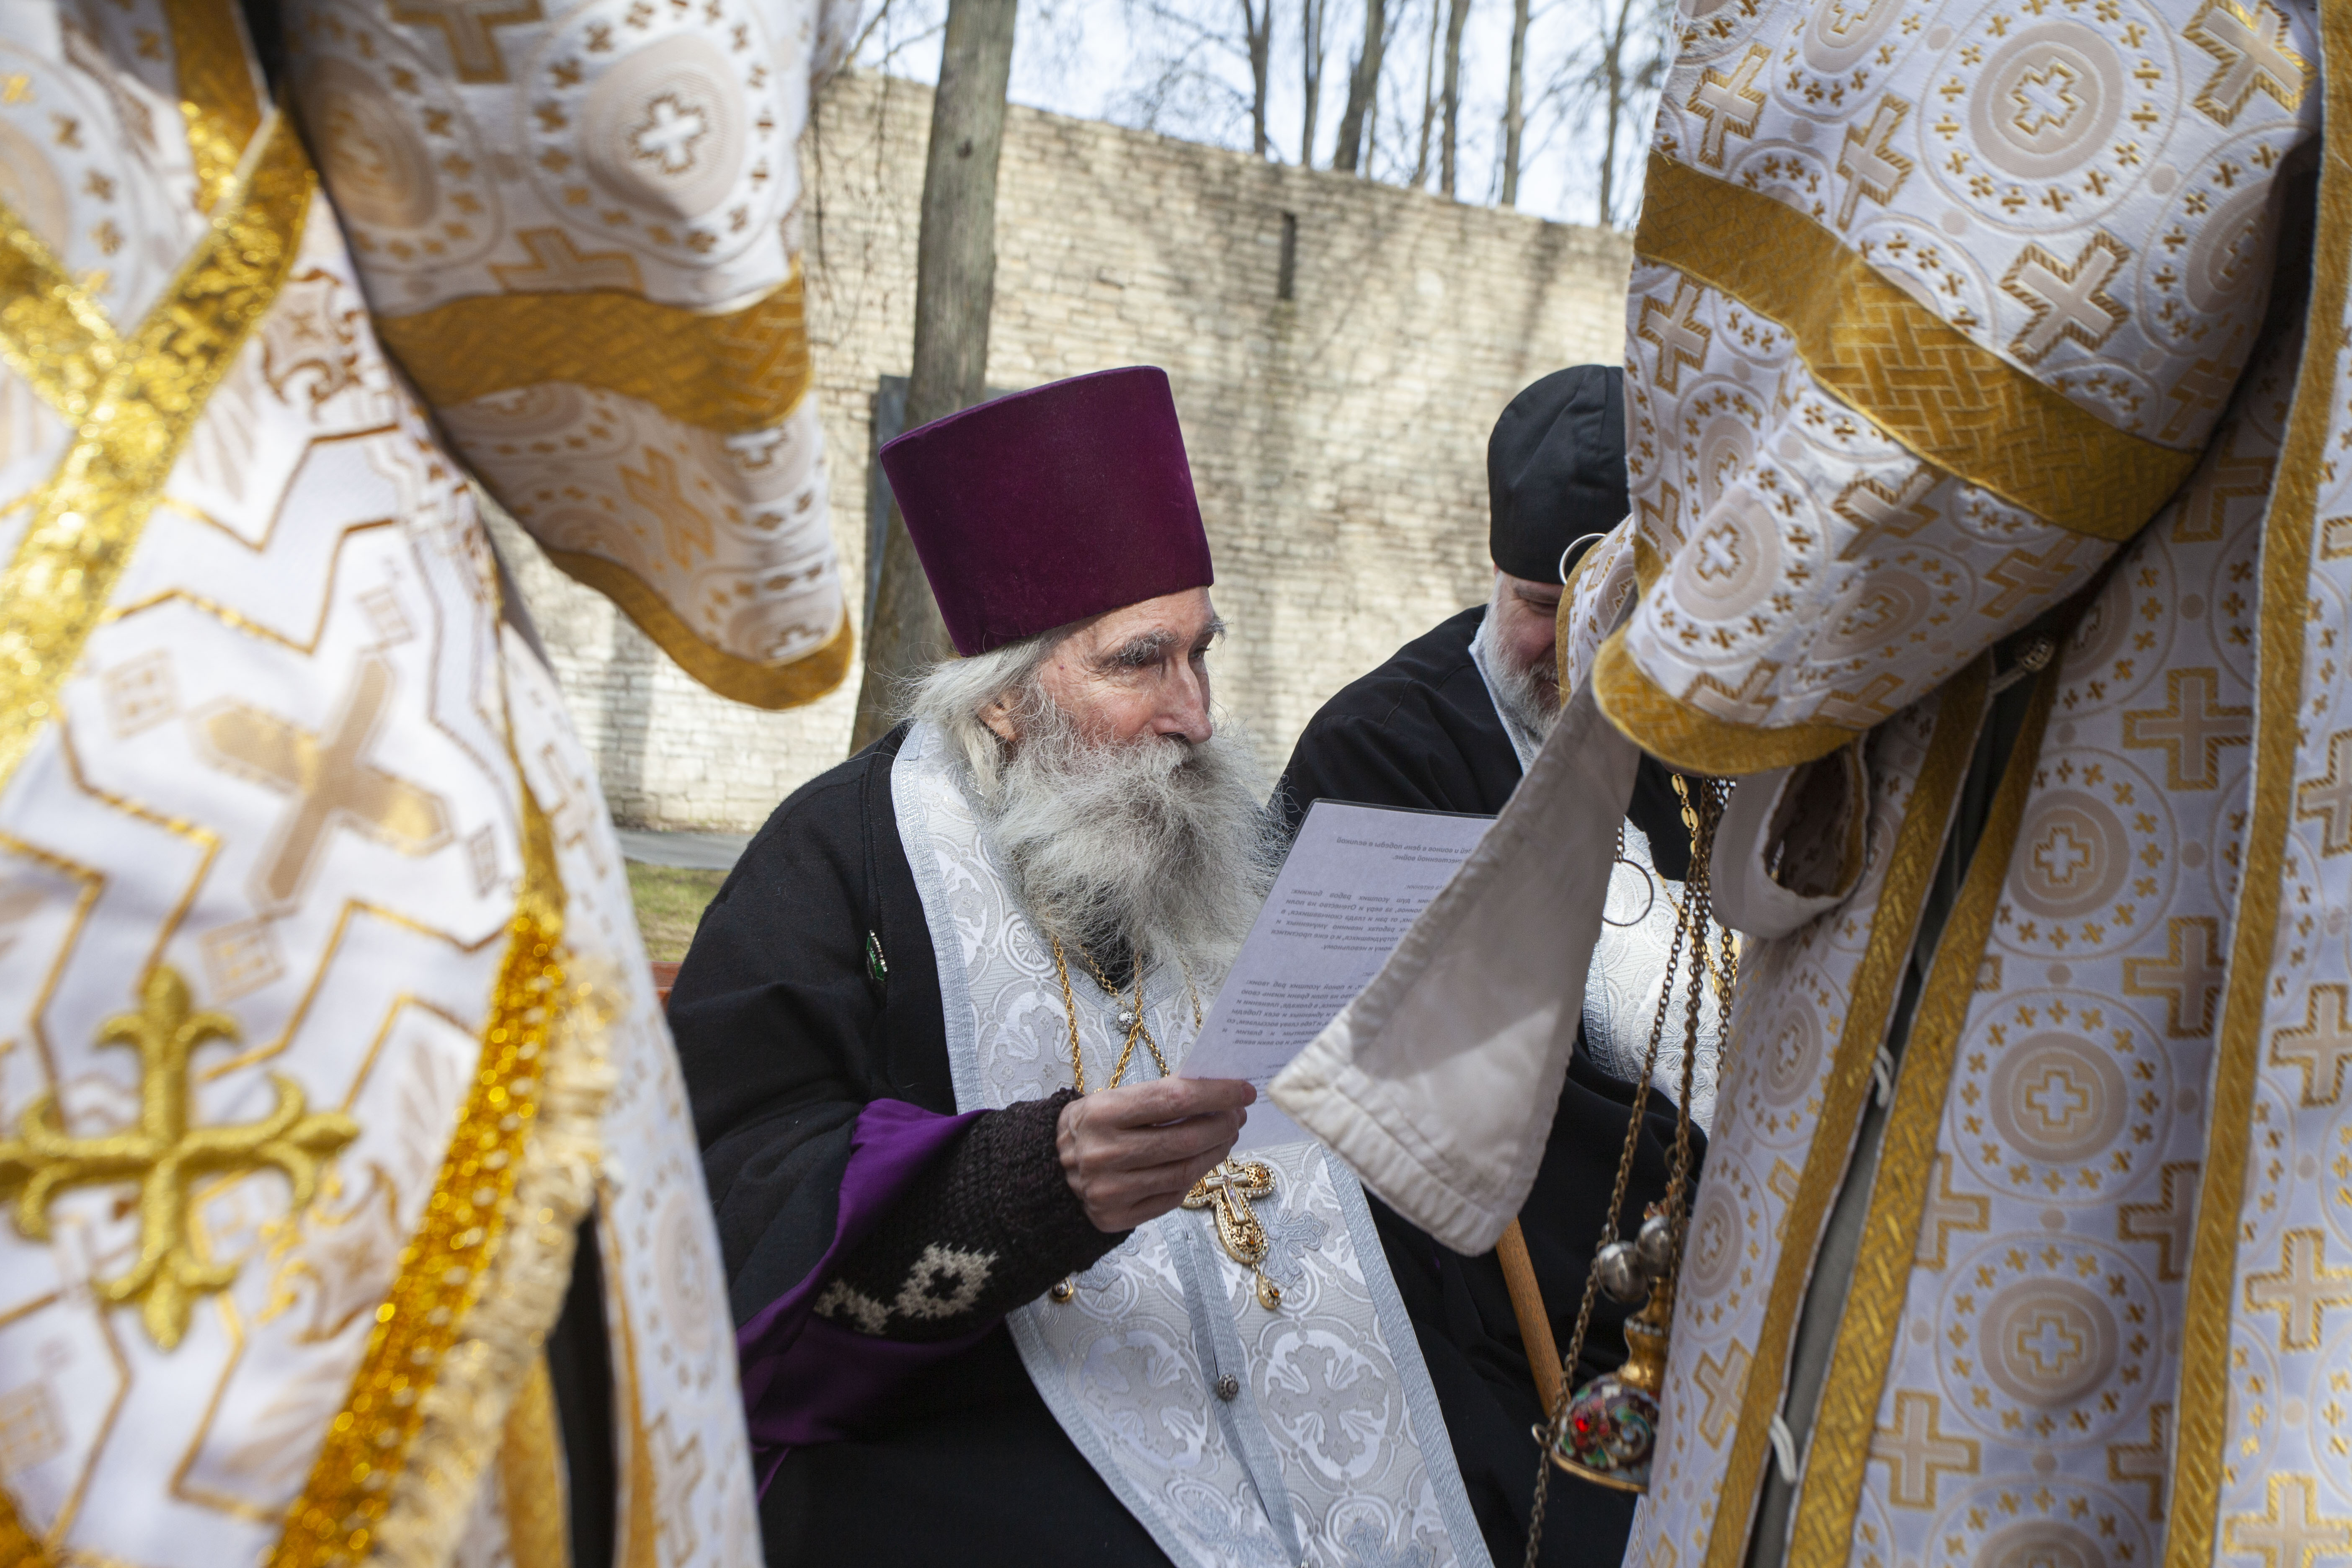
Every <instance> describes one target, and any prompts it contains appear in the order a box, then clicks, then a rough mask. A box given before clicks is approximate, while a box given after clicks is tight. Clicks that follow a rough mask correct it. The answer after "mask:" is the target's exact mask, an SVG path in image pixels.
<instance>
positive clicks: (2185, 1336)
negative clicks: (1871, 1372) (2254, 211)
mask: <svg viewBox="0 0 2352 1568" xmlns="http://www.w3.org/2000/svg"><path fill="white" fill-rule="evenodd" d="M2319 26H2320V40H2321V55H2322V61H2323V64H2322V68H2321V71H2320V80H2321V83H2322V86H2323V88H2324V89H2325V90H2326V94H2327V99H2326V110H2325V114H2324V121H2325V126H2326V154H2325V156H2324V158H2323V160H2322V163H2321V174H2320V181H2319V215H2318V227H2317V247H2316V250H2315V255H2314V256H2313V258H2312V278H2311V304H2310V308H2309V314H2308V315H2307V317H2306V319H2305V327H2304V340H2303V363H2302V366H2301V368H2300V369H2299V370H2298V372H2297V374H2296V376H2295V389H2294V406H2293V412H2292V413H2291V414H2290V415H2289V416H2288V418H2287V429H2286V440H2285V442H2284V445H2283V446H2282V447H2280V450H2279V457H2278V467H2277V469H2276V472H2277V475H2278V479H2277V483H2276V485H2275V487H2274V488H2273V490H2272V492H2271V507H2270V514H2269V516H2268V517H2267V518H2266V519H2265V520H2264V522H2263V549H2262V580H2261V588H2260V593H2261V601H2260V602H2261V605H2262V625H2261V628H2260V632H2259V634H2258V635H2259V637H2260V638H2261V641H2260V642H2259V644H2258V645H2257V647H2256V651H2255V655H2254V668H2255V672H2256V677H2257V686H2256V692H2255V699H2254V733H2253V743H2252V751H2253V773H2252V780H2251V783H2250V785H2249V789H2248V796H2249V802H2248V804H2249V807H2250V810H2249V820H2248V822H2247V826H2246V861H2245V873H2244V876H2243V877H2242V879H2241V880H2240V882H2239V885H2238V906H2237V914H2236V919H2235V922H2234V924H2233V926H2232V929H2231V943H2230V964H2229V971H2228V978H2227V981H2226V984H2225V989H2224V991H2223V994H2222V1001H2221V1019H2220V1021H2219V1024H2218V1026H2217V1029H2216V1037H2215V1051H2214V1061H2213V1097H2212V1111H2211V1115H2210V1119H2209V1121H2208V1122H2207V1126H2208V1128H2209V1129H2210V1131H2208V1132H2207V1134H2206V1141H2205V1169H2204V1171H2203V1173H2201V1175H2200V1179H2199V1182H2198V1190H2197V1209H2196V1219H2195V1229H2194V1230H2193V1231H2192V1232H2191V1233H2190V1241H2189V1279H2188V1296H2187V1301H2186V1304H2185V1305H2184V1307H2183V1308H2182V1311H2181V1331H2180V1425H2179V1433H2178V1436H2176V1438H2175V1439H2174V1445H2173V1479H2172V1508H2171V1513H2170V1516H2169V1518H2168V1521H2167V1522H2166V1526H2165V1547H2164V1562H2165V1568H2201V1565H2202V1564H2204V1563H2209V1562H2210V1561H2212V1558H2213V1553H2214V1551H2215V1547H2216V1541H2215V1537H2216V1531H2217V1530H2218V1528H2219V1523H2220V1514H2221V1471H2222V1467H2223V1445H2224V1444H2225V1443H2226V1442H2227V1440H2228V1437H2229V1427H2230V1329H2231V1319H2232V1316H2233V1308H2234V1307H2235V1305H2236V1283H2237V1277H2238V1239H2239V1235H2240V1232H2239V1218H2240V1215H2239V1210H2240V1207H2241V1205H2242V1203H2243V1201H2244V1196H2245V1173H2246V1160H2247V1152H2248V1150H2249V1149H2250V1148H2251V1146H2252V1139H2253V1111H2254V1085H2255V1079H2256V1078H2257V1077H2258V1076H2259V1074H2260V1071H2261V1067H2262V1036H2263V1009H2264V1005H2265V1003H2266V1002H2267V1000H2268V998H2269V994H2270V979H2271V964H2272V961H2273V955H2274V954H2275V953H2276V952H2277V947H2276V945H2275V944H2276V939H2277V935H2278V918H2279V889H2280V884H2281V881H2282V879H2283V877H2284V864H2285V860H2286V841H2287V826H2288V822H2289V819H2290V817H2291V816H2292V813H2293V807H2294V766H2295V747H2296V726H2297V723H2298V719H2299V713H2300V710H2301V708H2302V704H2303V677H2304V637H2305V627H2306V626H2308V624H2309V620H2308V617H2309V616H2313V615H2316V614H2318V613H2319V612H2318V611H2317V610H2316V609H2315V608H2314V607H2313V606H2314V605H2315V601H2314V600H2313V599H2312V598H2311V596H2310V595H2311V578H2312V565H2311V557H2312V542H2313V539H2312V536H2313V532H2314V528H2315V517H2316V515H2317V512H2318V509H2319V480H2320V476H2321V473H2322V471H2323V470H2324V469H2326V468H2327V467H2328V466H2329V464H2330V462H2331V461H2333V460H2337V458H2336V454H2335V453H2333V452H2331V451H2329V450H2328V443H2327V437H2328V425H2329V420H2330V416H2332V415H2333V414H2334V413H2335V411H2336V407H2335V405H2336V397H2337V396H2338V395H2339V391H2340V389H2339V388H2338V386H2337V384H2336V354H2337V353H2338V352H2340V350H2341V349H2342V347H2343V339H2342V334H2341V333H2340V331H2338V330H2337V323H2338V321H2340V320H2341V318H2342V312H2343V310H2344V309H2345V304H2346V301H2347V299H2352V7H2347V6H2344V5H2322V6H2321V7H2320V8H2319Z"/></svg>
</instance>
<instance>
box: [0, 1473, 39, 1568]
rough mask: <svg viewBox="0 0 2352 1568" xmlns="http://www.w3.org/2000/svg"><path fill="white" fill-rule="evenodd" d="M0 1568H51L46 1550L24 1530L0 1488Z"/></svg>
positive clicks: (5, 1491)
mask: <svg viewBox="0 0 2352 1568" xmlns="http://www.w3.org/2000/svg"><path fill="white" fill-rule="evenodd" d="M0 1568H51V1559H50V1557H49V1550H48V1548H47V1547H46V1546H43V1545H42V1544H41V1538H40V1537H39V1536H37V1535H35V1534H34V1533H33V1532H32V1531H29V1530H27V1529H26V1528H25V1521H23V1520H22V1519H21V1518H19V1517H18V1516H17V1513H16V1499H14V1498H12V1497H10V1496H9V1495H8V1489H7V1488H6V1487H0Z"/></svg>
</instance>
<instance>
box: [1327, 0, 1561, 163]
mask: <svg viewBox="0 0 2352 1568" xmlns="http://www.w3.org/2000/svg"><path fill="white" fill-rule="evenodd" d="M1519 3H1520V5H1521V7H1522V8H1524V7H1525V5H1526V4H1527V0H1519ZM1387 42H1388V5H1387V0H1364V47H1363V51H1362V52H1361V53H1360V54H1359V55H1357V57H1356V68H1355V69H1354V70H1353V71H1352V72H1350V73H1349V77H1348V107H1347V109H1346V110H1343V111H1342V112H1341V113H1340V116H1339V150H1338V151H1337V152H1336V153H1334V154H1333V155H1332V158H1331V166H1332V167H1333V168H1335V169H1339V170H1341V171H1343V172H1345V173H1347V174H1354V173H1356V172H1357V165H1358V164H1359V163H1362V164H1363V165H1364V169H1363V172H1364V173H1365V174H1370V173H1371V168H1370V162H1371V161H1370V158H1368V157H1366V156H1365V148H1364V142H1365V136H1364V130H1365V127H1366V125H1367V124H1369V123H1370V120H1371V117H1372V115H1373V114H1374V113H1375V112H1376V110H1377V109H1378V102H1377V100H1378V99H1379V97H1380V90H1381V47H1382V46H1383V45H1384V44H1386V43H1387Z"/></svg>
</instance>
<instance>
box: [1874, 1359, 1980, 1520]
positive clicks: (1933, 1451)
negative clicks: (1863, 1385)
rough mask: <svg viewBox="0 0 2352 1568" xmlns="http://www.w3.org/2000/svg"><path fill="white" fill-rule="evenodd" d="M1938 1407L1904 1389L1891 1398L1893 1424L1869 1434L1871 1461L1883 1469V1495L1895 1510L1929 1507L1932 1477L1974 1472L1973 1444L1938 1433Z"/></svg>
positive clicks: (1933, 1495) (1934, 1400)
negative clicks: (1885, 1493)
mask: <svg viewBox="0 0 2352 1568" xmlns="http://www.w3.org/2000/svg"><path fill="white" fill-rule="evenodd" d="M1941 1404H1942V1402H1941V1401H1940V1400H1938V1399H1937V1397H1936V1396H1935V1395H1934V1394H1921V1393H1917V1392H1916V1391H1915V1390H1912V1389H1907V1388H1906V1389H1905V1390H1903V1391H1902V1392H1901V1393H1899V1394H1896V1395H1895V1425H1894V1426H1881V1427H1879V1428H1877V1429H1876V1430H1875V1431H1874V1432H1873V1433H1872V1434H1871V1435H1870V1457H1871V1458H1873V1459H1874V1460H1876V1461H1878V1462H1879V1463H1881V1464H1883V1465H1885V1467H1886V1471H1887V1475H1886V1490H1887V1495H1888V1497H1889V1498H1890V1499H1892V1500H1893V1501H1894V1503H1895V1506H1896V1507H1897V1508H1933V1507H1935V1506H1936V1480H1937V1477H1939V1476H1947V1475H1951V1476H1973V1475H1975V1474H1976V1473H1977V1466H1978V1462H1979V1461H1978V1447H1977V1440H1976V1439H1975V1438H1973V1437H1960V1436H1953V1435H1952V1434H1950V1433H1948V1432H1946V1431H1945V1430H1944V1429H1943V1424H1942V1422H1941V1421H1939V1420H1938V1419H1937V1415H1938V1414H1939V1411H1940V1406H1941Z"/></svg>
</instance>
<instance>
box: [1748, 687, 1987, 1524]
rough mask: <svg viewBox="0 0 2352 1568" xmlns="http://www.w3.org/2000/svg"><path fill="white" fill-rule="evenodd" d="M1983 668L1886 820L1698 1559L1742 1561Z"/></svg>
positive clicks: (1949, 707)
mask: <svg viewBox="0 0 2352 1568" xmlns="http://www.w3.org/2000/svg"><path fill="white" fill-rule="evenodd" d="M1989 687H1990V660H1989V659H1987V658H1977V659H1974V660H1972V661H1971V662H1970V663H1969V665H1968V666H1967V667H1966V668H1963V669H1961V670H1960V672H1959V673H1958V675H1955V676H1954V677H1953V678H1952V679H1950V680H1949V681H1948V682H1947V683H1946V685H1945V687H1944V689H1943V694H1942V696H1941V697H1940V698H1939V699H1938V700H1937V707H1936V726H1935V729H1934V730H1933V731H1930V733H1929V735H1928V739H1927V761H1926V762H1925V763H1921V764H1920V767H1919V776H1918V777H1917V778H1916V780H1915V781H1913V783H1912V785H1911V798H1910V800H1909V801H1908V802H1907V803H1906V805H1905V806H1904V810H1903V821H1902V824H1901V826H1898V827H1897V828H1896V829H1895V848H1894V852H1893V854H1892V856H1891V858H1889V860H1888V861H1887V866H1886V879H1885V881H1884V882H1882V883H1881V884H1880V885H1879V889H1878V902H1877V907H1876V908H1875V909H1874V910H1873V911H1872V914H1871V917H1870V935H1869V937H1868V938H1867V940H1866V941H1865V943H1864V948H1863V954H1862V962H1861V963H1859V964H1857V965H1856V966H1855V968H1854V972H1853V987H1852V989H1851V991H1850V992H1849V993H1848V995H1849V1000H1848V1002H1847V1004H1846V1009H1845V1025H1844V1027H1843V1029H1842V1030H1840V1032H1839V1034H1838V1043H1837V1051H1836V1054H1835V1055H1834V1056H1833V1057H1832V1058H1831V1063H1830V1072H1829V1078H1828V1080H1827V1082H1826V1083H1825V1084H1824V1085H1823V1087H1822V1109H1821V1112H1820V1114H1819V1115H1818V1117H1816V1119H1815V1122H1814V1129H1813V1137H1812V1142H1811V1145H1810V1146H1809V1147H1808V1149H1807V1150H1806V1152H1805V1166H1804V1170H1803V1171H1802V1173H1800V1174H1799V1176H1798V1178H1797V1188H1796V1193H1795V1194H1794V1195H1793V1196H1792V1197H1790V1200H1789V1206H1788V1208H1787V1210H1786V1211H1785V1213H1784V1214H1783V1215H1782V1218H1781V1221H1780V1258H1778V1259H1777V1260H1776V1261H1775V1262H1774V1264H1773V1268H1772V1285H1771V1292H1770V1294H1769V1296H1767V1297H1766V1298H1765V1303H1764V1320H1763V1322H1762V1323H1761V1324H1760V1325H1759V1328H1758V1330H1757V1334H1756V1339H1757V1344H1756V1351H1755V1359H1754V1360H1753V1361H1752V1362H1751V1363H1749V1366H1748V1380H1747V1384H1746V1385H1745V1387H1744V1388H1743V1389H1742V1391H1741V1393H1740V1396H1739V1415H1738V1423H1737V1425H1736V1426H1734V1428H1733V1435H1732V1439H1731V1452H1730V1455H1729V1458H1727V1461H1726V1463H1725V1466H1724V1473H1723V1489H1722V1491H1721V1492H1720V1493H1719V1494H1718V1495H1717V1500H1716V1509H1715V1520H1714V1522H1713V1524H1712V1525H1711V1527H1710V1528H1709V1531H1708V1534H1707V1550H1706V1563H1705V1568H1739V1564H1740V1563H1743V1562H1745V1561H1746V1559H1747V1555H1748V1531H1749V1530H1750V1529H1752V1528H1753V1525H1754V1520H1755V1515H1756V1489H1757V1485H1758V1483H1759V1481H1760V1480H1761V1479H1762V1478H1763V1473H1764V1463H1765V1456H1766V1453H1767V1450H1768V1448H1769V1445H1770V1442H1771V1426H1772V1417H1773V1416H1774V1415H1777V1414H1778V1413H1779V1411H1780V1401H1781V1399H1782V1398H1783V1397H1785V1395H1786V1393H1787V1389H1786V1380H1787V1377H1788V1369H1789V1353H1790V1346H1791V1345H1792V1343H1793V1342H1794V1341H1795V1338H1796V1332H1797V1318H1798V1315H1799V1313H1800V1312H1801V1311H1802V1310H1803V1308H1804V1303H1805V1289H1806V1286H1807V1284H1808V1283H1809V1282H1810V1280H1811V1277H1812V1269H1813V1255H1814V1252H1815V1250H1816V1249H1817V1248H1818V1247H1820V1246H1821V1237H1822V1225H1823V1224H1824V1223H1825V1222H1826V1221H1827V1219H1828V1217H1829V1212H1830V1205H1831V1204H1832V1202H1833V1201H1835V1199H1836V1197H1837V1192H1838V1186H1839V1184H1840V1183H1841V1182H1842V1181H1843V1177H1844V1175H1845V1171H1846V1164H1847V1162H1848V1161H1849V1160H1850V1159H1851V1158H1852V1157H1853V1139H1854V1130H1855V1129H1856V1128H1857V1127H1858V1126H1859V1125H1860V1124H1861V1121H1862V1111H1863V1107H1864V1103H1865V1102H1866V1101H1867V1100H1869V1098H1870V1088H1871V1068H1872V1066H1873V1064H1874V1062H1875V1061H1876V1059H1877V1055H1878V1047H1879V1046H1880V1044H1881V1043H1882V1042H1884V1041H1885V1037H1886V1021H1887V1018H1888V1016H1890V1015H1891V1014H1892V1013H1893V1011H1894V1008H1895V995H1896V994H1897V992H1898V991H1899V990H1900V988H1901V986H1902V984H1903V972H1904V967H1905V965H1906V963H1908V962H1909V960H1910V957H1911V944H1912V942H1913V940H1914V939H1915V938H1916V935H1917V933H1918V930H1919V910H1920V907H1921V906H1922V904H1924V903H1925V902H1926V900H1927V889H1928V886H1929V885H1930V884H1931V883H1932V882H1933V881H1934V880H1935V877H1936V865H1937V861H1938V860H1939V859H1941V858H1942V857H1943V851H1944V836H1945V834H1946V832H1947V831H1948V829H1949V827H1950V826H1951V817H1952V805H1953V803H1954V802H1955V801H1957V800H1958V798H1959V794H1960V784H1961V782H1962V781H1963V780H1964V779H1966V778H1967V777H1968V772H1969V757H1970V755H1971V754H1972V753H1973V752H1975V750H1976V741H1977V730H1978V728H1979V725H1981V724H1982V722H1983V721H1984V710H1985V694H1986V692H1987V690H1988V689H1989ZM1857 809H1859V810H1862V811H1864V812H1867V811H1868V810H1869V801H1868V800H1867V798H1865V799H1864V800H1862V801H1861V802H1859V803H1857ZM1748 1059H1749V1060H1754V1059H1756V1058H1748ZM1725 1087H1726V1088H1727V1089H1728V1088H1730V1087H1731V1086H1729V1085H1726V1086H1725Z"/></svg>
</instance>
